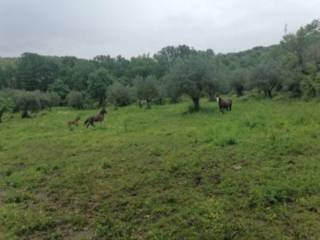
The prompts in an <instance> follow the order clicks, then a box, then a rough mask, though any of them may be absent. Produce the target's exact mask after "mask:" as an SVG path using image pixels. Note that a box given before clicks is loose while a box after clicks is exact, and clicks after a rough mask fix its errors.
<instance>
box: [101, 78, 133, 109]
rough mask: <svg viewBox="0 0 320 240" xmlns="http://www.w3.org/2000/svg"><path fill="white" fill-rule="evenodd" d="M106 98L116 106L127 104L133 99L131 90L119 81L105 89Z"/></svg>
mask: <svg viewBox="0 0 320 240" xmlns="http://www.w3.org/2000/svg"><path fill="white" fill-rule="evenodd" d="M107 100H108V102H110V103H112V104H113V105H114V106H117V107H122V106H127V105H129V104H130V103H132V101H133V90H132V89H130V88H129V87H127V86H124V85H123V84H121V83H115V84H113V85H112V86H111V87H110V88H109V89H108V91H107Z"/></svg>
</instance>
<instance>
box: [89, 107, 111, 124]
mask: <svg viewBox="0 0 320 240" xmlns="http://www.w3.org/2000/svg"><path fill="white" fill-rule="evenodd" d="M106 113H107V110H106V109H105V108H103V109H101V111H100V112H98V113H97V114H96V115H94V116H91V117H88V118H87V119H86V120H85V121H84V125H86V127H87V128H88V127H89V126H90V125H91V126H92V127H94V123H95V122H103V120H104V115H105V114H106Z"/></svg>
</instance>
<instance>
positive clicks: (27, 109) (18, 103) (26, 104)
mask: <svg viewBox="0 0 320 240" xmlns="http://www.w3.org/2000/svg"><path fill="white" fill-rule="evenodd" d="M10 95H11V98H12V101H13V110H14V111H15V112H18V111H20V112H21V117H22V118H28V117H30V115H29V114H30V113H34V112H37V111H39V110H40V109H41V102H40V97H39V93H38V92H27V91H24V90H14V91H11V93H10Z"/></svg>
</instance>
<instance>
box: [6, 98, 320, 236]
mask: <svg viewBox="0 0 320 240" xmlns="http://www.w3.org/2000/svg"><path fill="white" fill-rule="evenodd" d="M202 105H203V107H204V110H203V111H201V112H199V113H193V114H189V113H184V112H185V111H186V109H188V103H181V104H178V105H165V106H154V107H153V108H152V109H150V110H144V109H139V108H137V107H135V106H131V107H126V108H121V109H118V110H112V109H109V114H108V117H107V121H106V122H105V123H104V124H102V125H99V124H98V125H97V127H96V128H94V129H93V128H91V129H86V128H84V127H83V126H81V127H79V128H75V129H74V130H73V131H70V130H69V129H68V128H67V126H66V121H68V120H71V119H73V118H74V117H75V116H77V115H80V116H81V117H82V120H83V119H84V118H85V116H88V115H90V114H92V113H94V112H95V111H75V110H71V109H67V108H57V109H54V110H52V111H45V112H41V113H39V114H38V115H37V116H36V117H35V118H32V119H26V120H21V119H20V118H19V116H18V115H14V116H13V117H12V118H10V117H9V116H6V118H5V119H4V123H3V124H1V125H0V164H1V168H0V239H259V240H260V239H268V240H269V239H320V228H319V222H320V214H319V213H320V151H319V150H320V111H319V109H320V103H314V102H300V101H291V102H287V101H257V102H254V101H238V102H237V101H235V104H234V109H233V111H232V112H228V113H225V114H221V113H219V111H218V109H217V106H216V104H215V103H208V102H205V101H203V102H202Z"/></svg>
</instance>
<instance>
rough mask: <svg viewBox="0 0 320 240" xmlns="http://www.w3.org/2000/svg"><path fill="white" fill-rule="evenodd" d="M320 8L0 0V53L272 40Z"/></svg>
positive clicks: (280, 1)
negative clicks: (286, 27) (285, 27)
mask: <svg viewBox="0 0 320 240" xmlns="http://www.w3.org/2000/svg"><path fill="white" fill-rule="evenodd" d="M317 14H318V15H317ZM319 15H320V2H319V0H304V1H303V0H0V56H18V55H20V54H21V53H23V52H36V53H40V54H45V55H59V56H61V55H74V56H77V57H84V58H92V57H94V56H96V55H99V54H110V55H112V56H116V55H119V54H121V55H123V56H125V57H131V56H135V55H139V54H143V53H150V54H153V53H155V52H157V51H158V50H160V49H161V48H162V47H164V46H168V45H179V44H187V45H189V46H192V47H194V48H196V49H202V50H204V49H208V48H211V49H213V50H214V51H215V52H222V53H226V52H234V51H239V50H245V49H248V48H252V47H254V46H266V45H271V44H275V43H278V42H279V41H280V39H281V37H282V36H283V34H284V26H285V24H288V30H289V32H292V31H295V30H296V29H297V28H298V27H300V26H302V25H305V24H307V23H309V22H311V21H312V19H315V18H319Z"/></svg>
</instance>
